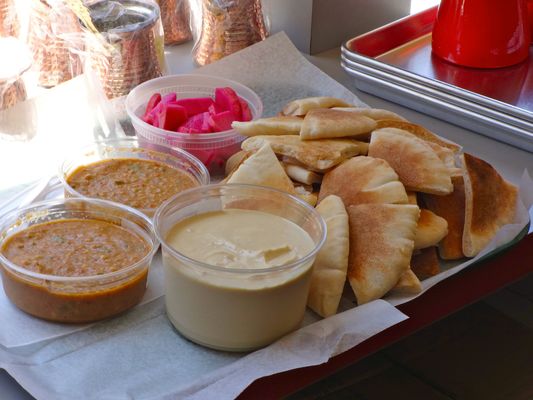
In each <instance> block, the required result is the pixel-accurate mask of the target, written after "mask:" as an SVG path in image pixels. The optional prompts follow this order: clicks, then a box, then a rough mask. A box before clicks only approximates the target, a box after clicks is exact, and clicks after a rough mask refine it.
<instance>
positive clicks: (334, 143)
mask: <svg viewBox="0 0 533 400" xmlns="http://www.w3.org/2000/svg"><path fill="white" fill-rule="evenodd" d="M265 143H269V144H270V146H271V147H272V150H274V153H276V154H280V155H282V156H287V157H291V158H294V159H296V160H298V161H299V162H301V163H302V164H303V165H305V166H306V167H307V168H309V169H311V170H313V171H324V170H327V169H329V168H331V167H334V166H335V165H337V164H339V163H341V162H342V161H344V160H346V159H347V158H350V157H353V156H355V155H357V154H359V152H360V149H364V148H365V147H366V144H365V143H361V142H358V141H356V140H351V139H334V140H333V139H322V140H312V141H311V140H310V141H303V140H300V138H299V137H298V136H292V135H282V136H254V137H250V138H248V139H246V140H245V141H244V142H242V145H241V147H242V149H243V150H252V151H253V150H257V149H258V148H260V147H261V146H263V145H264V144H265Z"/></svg>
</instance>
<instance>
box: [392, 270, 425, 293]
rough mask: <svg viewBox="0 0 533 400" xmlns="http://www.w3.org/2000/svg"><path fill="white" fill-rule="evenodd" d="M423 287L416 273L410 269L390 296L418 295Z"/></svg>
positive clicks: (403, 274) (404, 273)
mask: <svg viewBox="0 0 533 400" xmlns="http://www.w3.org/2000/svg"><path fill="white" fill-rule="evenodd" d="M421 291H422V285H421V284H420V280H419V279H418V277H417V276H416V275H415V273H414V272H413V271H412V270H411V269H410V268H409V269H408V270H406V271H404V272H403V273H402V275H401V276H400V280H399V281H398V283H397V284H396V285H395V286H394V287H393V288H392V289H391V290H390V292H389V293H390V294H418V293H420V292H421Z"/></svg>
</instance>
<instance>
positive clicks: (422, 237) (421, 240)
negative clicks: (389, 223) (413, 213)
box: [415, 208, 448, 250]
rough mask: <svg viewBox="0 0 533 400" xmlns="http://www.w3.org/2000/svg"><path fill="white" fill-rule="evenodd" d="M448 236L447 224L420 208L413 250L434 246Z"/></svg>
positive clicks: (440, 218)
mask: <svg viewBox="0 0 533 400" xmlns="http://www.w3.org/2000/svg"><path fill="white" fill-rule="evenodd" d="M447 234H448V222H446V220H445V219H444V218H442V217H439V216H438V215H437V214H434V213H432V212H431V211H429V210H426V209H424V208H422V209H421V210H420V218H419V219H418V224H417V226H416V235H415V249H417V250H418V249H425V248H426V247H431V246H436V245H437V244H438V243H439V242H440V241H441V240H442V239H443V238H444V237H445V236H446V235H447Z"/></svg>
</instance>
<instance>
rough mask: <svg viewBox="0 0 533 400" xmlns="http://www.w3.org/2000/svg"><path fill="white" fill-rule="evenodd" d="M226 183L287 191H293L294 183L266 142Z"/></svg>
mask: <svg viewBox="0 0 533 400" xmlns="http://www.w3.org/2000/svg"><path fill="white" fill-rule="evenodd" d="M227 183H247V184H250V185H261V186H268V187H272V188H274V189H279V190H283V191H285V192H288V193H295V192H294V185H293V184H292V182H291V180H290V179H289V177H288V176H287V174H286V173H285V170H284V169H283V167H282V166H281V164H280V162H279V161H278V159H277V158H276V155H275V154H274V152H273V151H272V149H271V148H270V146H269V145H268V143H265V144H264V145H263V146H262V147H261V148H260V149H259V150H257V152H256V153H254V154H253V155H251V156H250V157H249V158H247V159H246V160H244V162H243V163H242V164H241V165H240V166H239V168H237V170H236V171H235V172H234V173H233V174H232V175H231V177H230V178H229V179H228V180H227Z"/></svg>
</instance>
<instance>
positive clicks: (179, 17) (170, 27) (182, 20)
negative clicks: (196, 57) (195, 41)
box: [157, 0, 192, 44]
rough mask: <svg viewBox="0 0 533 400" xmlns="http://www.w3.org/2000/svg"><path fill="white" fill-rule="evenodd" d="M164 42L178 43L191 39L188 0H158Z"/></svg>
mask: <svg viewBox="0 0 533 400" xmlns="http://www.w3.org/2000/svg"><path fill="white" fill-rule="evenodd" d="M157 2H158V3H159V8H160V9H161V21H162V23H163V31H164V32H165V44H180V43H184V42H188V41H189V40H191V39H192V30H191V9H190V6H189V0H158V1H157Z"/></svg>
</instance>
